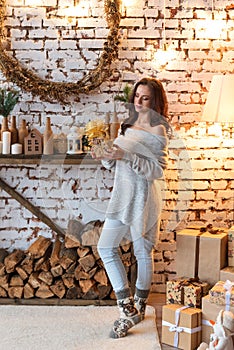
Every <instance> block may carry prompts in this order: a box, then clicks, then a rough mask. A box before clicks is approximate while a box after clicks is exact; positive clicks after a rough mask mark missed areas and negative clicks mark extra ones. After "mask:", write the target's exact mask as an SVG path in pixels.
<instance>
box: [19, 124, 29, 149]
mask: <svg viewBox="0 0 234 350" xmlns="http://www.w3.org/2000/svg"><path fill="white" fill-rule="evenodd" d="M26 136H28V129H27V125H26V120H25V119H22V120H21V123H20V126H19V131H18V143H20V144H21V145H22V151H23V153H24V138H25V137H26Z"/></svg>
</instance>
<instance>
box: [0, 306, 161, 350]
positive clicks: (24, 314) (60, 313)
mask: <svg viewBox="0 0 234 350" xmlns="http://www.w3.org/2000/svg"><path fill="white" fill-rule="evenodd" d="M117 317H118V311H117V308H116V307H115V306H28V305H14V306H13V305H1V306H0V349H1V350H142V349H144V350H161V347H160V345H159V341H158V333H157V329H156V323H155V310H154V308H153V307H151V306H147V310H146V318H145V320H144V321H143V322H141V323H140V324H138V325H136V326H135V327H133V328H132V329H131V330H130V331H129V334H128V336H127V337H125V338H121V339H111V338H109V331H110V329H111V326H112V324H113V321H114V320H115V319H116V318H117Z"/></svg>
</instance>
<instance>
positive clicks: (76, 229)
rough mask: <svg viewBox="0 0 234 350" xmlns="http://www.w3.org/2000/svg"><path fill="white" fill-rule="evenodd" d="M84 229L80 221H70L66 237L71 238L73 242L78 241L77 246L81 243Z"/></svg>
mask: <svg viewBox="0 0 234 350" xmlns="http://www.w3.org/2000/svg"><path fill="white" fill-rule="evenodd" d="M83 228H84V225H83V224H82V223H81V221H78V220H69V222H68V227H67V232H66V236H67V237H69V238H71V239H72V240H73V241H76V242H77V244H79V245H80V243H81V238H80V237H81V232H82V230H83Z"/></svg>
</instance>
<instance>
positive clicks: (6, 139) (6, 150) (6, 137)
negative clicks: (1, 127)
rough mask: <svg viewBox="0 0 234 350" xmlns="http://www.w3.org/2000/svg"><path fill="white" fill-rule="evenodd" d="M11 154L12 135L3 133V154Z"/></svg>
mask: <svg viewBox="0 0 234 350" xmlns="http://www.w3.org/2000/svg"><path fill="white" fill-rule="evenodd" d="M10 153H11V133H10V131H4V132H3V133H2V154H10Z"/></svg>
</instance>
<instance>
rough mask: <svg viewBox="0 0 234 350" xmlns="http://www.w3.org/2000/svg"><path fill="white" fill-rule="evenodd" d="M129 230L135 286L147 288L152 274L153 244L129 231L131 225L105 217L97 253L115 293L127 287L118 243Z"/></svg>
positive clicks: (127, 283) (141, 288)
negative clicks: (134, 269)
mask: <svg viewBox="0 0 234 350" xmlns="http://www.w3.org/2000/svg"><path fill="white" fill-rule="evenodd" d="M129 231H130V233H131V238H132V241H133V250H134V255H135V257H136V260H137V280H136V287H137V288H138V289H140V290H149V289H150V287H151V282H152V276H153V244H152V243H151V242H149V241H148V240H146V239H145V238H144V237H142V236H140V238H139V233H138V234H136V235H135V236H136V237H137V238H136V239H134V232H131V227H129V226H127V225H125V224H123V223H122V222H121V221H119V220H112V219H106V220H105V223H104V226H103V229H102V233H101V236H100V239H99V242H98V253H99V255H100V257H101V259H102V261H103V263H104V266H105V269H106V272H107V275H108V277H109V279H110V282H111V284H112V287H113V289H114V291H115V293H118V292H120V291H123V290H126V289H128V288H129V282H128V278H127V274H126V270H125V267H124V264H123V262H122V260H121V257H120V255H119V249H118V247H119V245H120V242H121V241H122V239H123V237H124V236H126V234H127V233H128V232H129Z"/></svg>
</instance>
